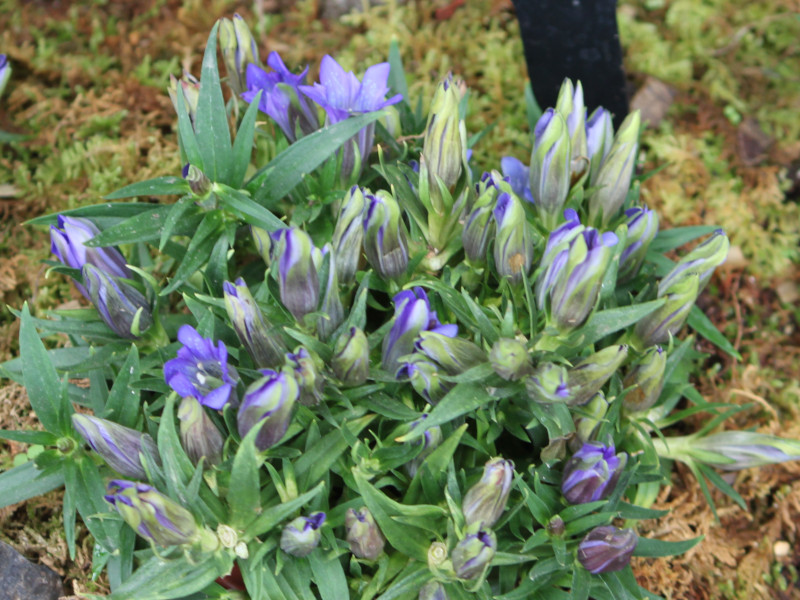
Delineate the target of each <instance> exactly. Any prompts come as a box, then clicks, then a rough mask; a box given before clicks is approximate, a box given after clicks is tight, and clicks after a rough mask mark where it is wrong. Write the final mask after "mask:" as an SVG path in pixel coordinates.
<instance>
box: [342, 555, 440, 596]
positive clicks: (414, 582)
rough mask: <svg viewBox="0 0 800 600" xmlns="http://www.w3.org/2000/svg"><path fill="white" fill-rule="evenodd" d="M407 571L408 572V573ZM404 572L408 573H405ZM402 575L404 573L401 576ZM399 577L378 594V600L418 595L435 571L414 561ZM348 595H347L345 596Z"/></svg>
mask: <svg viewBox="0 0 800 600" xmlns="http://www.w3.org/2000/svg"><path fill="white" fill-rule="evenodd" d="M406 571H407V573H406ZM403 573H406V574H405V575H403ZM400 575H403V576H402V577H400ZM400 575H398V577H397V579H396V580H395V581H394V582H393V583H392V585H390V586H389V587H388V588H387V589H386V591H385V592H383V593H382V594H381V595H380V596H378V600H396V599H397V598H412V597H414V596H416V594H417V593H418V592H419V590H420V588H421V587H422V586H423V585H425V584H426V583H428V581H430V580H431V579H433V573H431V572H430V570H429V569H428V567H427V566H423V565H420V564H418V563H412V564H411V565H410V566H409V567H408V568H406V569H405V570H404V571H403V572H402V573H400ZM343 597H346V596H343Z"/></svg>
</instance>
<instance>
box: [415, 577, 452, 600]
mask: <svg viewBox="0 0 800 600" xmlns="http://www.w3.org/2000/svg"><path fill="white" fill-rule="evenodd" d="M418 600H447V592H445V591H444V586H443V585H442V584H441V583H439V582H438V581H436V580H432V581H429V582H428V583H426V584H425V585H423V586H422V587H421V588H420V590H419V596H418Z"/></svg>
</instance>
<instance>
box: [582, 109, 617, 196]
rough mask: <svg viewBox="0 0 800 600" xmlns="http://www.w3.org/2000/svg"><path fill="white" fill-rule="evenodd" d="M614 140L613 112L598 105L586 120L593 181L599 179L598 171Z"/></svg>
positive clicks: (587, 144) (587, 148)
mask: <svg viewBox="0 0 800 600" xmlns="http://www.w3.org/2000/svg"><path fill="white" fill-rule="evenodd" d="M613 141H614V125H613V124H612V122H611V113H610V112H608V111H607V110H606V109H605V108H603V107H602V106H598V107H597V108H596V109H594V111H593V112H592V114H591V115H590V116H589V118H588V119H587V120H586V150H587V156H588V157H589V160H590V161H591V168H590V171H591V173H592V178H591V182H592V185H594V181H595V180H596V179H597V171H598V169H599V168H600V165H601V164H602V162H603V159H604V158H605V157H606V156H608V153H609V152H610V151H611V144H612V142H613Z"/></svg>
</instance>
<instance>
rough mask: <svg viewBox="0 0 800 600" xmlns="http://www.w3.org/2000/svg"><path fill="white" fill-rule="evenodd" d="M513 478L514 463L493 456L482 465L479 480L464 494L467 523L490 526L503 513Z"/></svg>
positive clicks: (463, 505)
mask: <svg viewBox="0 0 800 600" xmlns="http://www.w3.org/2000/svg"><path fill="white" fill-rule="evenodd" d="M513 480H514V463H512V462H511V461H510V460H504V459H502V458H493V459H492V460H490V461H489V462H487V463H486V465H485V466H484V467H483V475H482V476H481V479H480V481H478V483H476V484H475V485H473V486H472V487H471V488H470V489H469V490H467V493H466V494H465V495H464V500H463V502H462V508H463V512H464V519H465V520H466V523H467V525H472V524H473V523H480V524H482V526H484V527H492V526H493V525H494V524H495V523H497V521H498V520H499V519H500V517H501V516H502V514H503V510H504V509H505V507H506V502H508V495H509V494H510V493H511V484H512V482H513Z"/></svg>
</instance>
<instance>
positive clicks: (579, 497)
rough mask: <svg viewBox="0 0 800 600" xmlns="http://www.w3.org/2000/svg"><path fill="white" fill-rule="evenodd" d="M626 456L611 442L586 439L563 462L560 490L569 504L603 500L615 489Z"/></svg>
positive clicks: (625, 461) (626, 458)
mask: <svg viewBox="0 0 800 600" xmlns="http://www.w3.org/2000/svg"><path fill="white" fill-rule="evenodd" d="M627 460H628V455H627V454H625V453H624V452H620V453H618V454H617V453H616V450H615V448H614V445H613V444H609V445H604V444H601V443H600V442H586V443H585V444H584V445H583V447H582V448H581V449H580V450H578V451H577V452H576V453H575V454H573V455H572V458H570V459H569V460H568V461H567V464H566V465H565V466H564V473H563V477H562V479H561V492H562V493H563V494H564V497H565V498H566V499H567V502H569V503H570V504H584V503H586V502H595V501H597V500H603V499H605V498H607V497H608V496H609V494H611V492H613V491H614V488H615V487H616V485H617V481H618V480H619V477H620V475H621V474H622V471H623V469H624V468H625V464H626V463H627Z"/></svg>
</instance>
